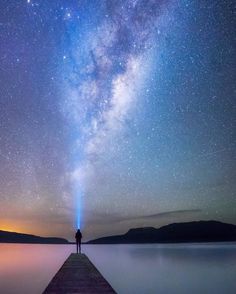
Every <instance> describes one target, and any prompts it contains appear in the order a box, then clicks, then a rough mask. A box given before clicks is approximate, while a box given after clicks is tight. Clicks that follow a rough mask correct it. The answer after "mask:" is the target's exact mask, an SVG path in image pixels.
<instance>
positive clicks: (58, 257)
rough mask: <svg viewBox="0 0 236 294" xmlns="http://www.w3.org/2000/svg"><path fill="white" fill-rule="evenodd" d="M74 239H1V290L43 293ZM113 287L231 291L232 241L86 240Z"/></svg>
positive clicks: (234, 285) (235, 259) (235, 273)
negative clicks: (40, 242)
mask: <svg viewBox="0 0 236 294" xmlns="http://www.w3.org/2000/svg"><path fill="white" fill-rule="evenodd" d="M73 250H74V246H73V245H30V244H0V293H4V294H15V293H17V294H21V293H24V294H28V293H30V294H38V293H42V291H43V290H44V289H45V287H46V286H47V284H48V283H49V281H50V280H51V279H52V277H53V276H54V274H55V273H56V272H57V270H58V269H59V268H60V266H61V265H62V264H63V262H64V260H65V259H66V258H67V257H68V255H69V254H70V253H71V252H73ZM83 252H84V253H86V254H87V255H88V257H89V258H90V259H91V261H92V262H93V263H94V264H95V265H96V267H97V268H98V269H99V270H100V272H101V273H102V274H103V275H104V277H105V278H106V279H107V280H108V281H109V283H110V284H111V285H112V286H113V288H114V289H115V290H116V291H117V292H118V293H132V294H133V293H136V294H139V293H140V294H141V293H142V294H144V293H148V294H151V293H160V294H161V293H163V294H164V293H165V294H172V293H173V294H174V293H177V294H185V293H186V294H187V293H188V294H189V293H191V294H195V293H196V294H198V293H204V294H207V293H209V294H210V293H219V294H221V293H225V294H231V293H232V294H235V293H236V279H235V277H236V243H231V244H222V243H218V244H217V243H214V244H163V245H160V244H145V245H86V246H84V247H83Z"/></svg>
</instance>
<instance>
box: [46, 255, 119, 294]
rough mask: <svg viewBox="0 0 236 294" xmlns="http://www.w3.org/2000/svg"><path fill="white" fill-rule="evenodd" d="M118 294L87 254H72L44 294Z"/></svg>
mask: <svg viewBox="0 0 236 294" xmlns="http://www.w3.org/2000/svg"><path fill="white" fill-rule="evenodd" d="M49 293H50V294H60V293H66V294H71V293H73V294H76V293H83V294H85V293H86V294H93V293H94V294H95V293H104V294H106V293H116V292H115V291H114V290H113V289H112V287H111V285H110V284H109V283H108V282H107V281H106V280H105V278H104V277H103V276H102V275H101V273H100V272H99V271H98V270H97V269H96V267H95V266H94V265H93V264H92V262H91V261H90V260H89V259H88V257H87V256H86V255H85V254H75V253H72V254H71V255H70V256H69V257H68V259H67V260H66V261H65V263H64V264H63V265H62V267H61V268H60V270H59V271H58V272H57V274H56V275H55V276H54V278H53V279H52V280H51V282H50V283H49V285H48V286H47V288H46V289H45V291H44V292H43V294H49Z"/></svg>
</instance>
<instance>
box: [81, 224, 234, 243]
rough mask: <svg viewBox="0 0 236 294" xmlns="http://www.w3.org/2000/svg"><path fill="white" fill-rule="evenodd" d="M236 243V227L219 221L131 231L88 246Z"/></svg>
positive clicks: (92, 241) (95, 241)
mask: <svg viewBox="0 0 236 294" xmlns="http://www.w3.org/2000/svg"><path fill="white" fill-rule="evenodd" d="M218 241H236V225H232V224H227V223H222V222H218V221H194V222H186V223H173V224H169V225H166V226H163V227H161V228H159V229H156V228H153V227H145V228H135V229H130V230H129V231H128V232H127V233H126V234H124V235H117V236H108V237H103V238H98V239H95V240H91V241H89V242H87V243H88V244H129V243H182V242H183V243H184V242H218Z"/></svg>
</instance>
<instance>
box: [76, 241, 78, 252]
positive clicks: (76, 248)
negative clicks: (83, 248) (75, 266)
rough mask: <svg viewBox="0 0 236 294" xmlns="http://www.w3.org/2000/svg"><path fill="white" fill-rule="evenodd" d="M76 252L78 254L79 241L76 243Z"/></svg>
mask: <svg viewBox="0 0 236 294" xmlns="http://www.w3.org/2000/svg"><path fill="white" fill-rule="evenodd" d="M76 252H77V253H78V241H76Z"/></svg>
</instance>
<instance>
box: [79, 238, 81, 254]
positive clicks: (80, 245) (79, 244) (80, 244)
mask: <svg viewBox="0 0 236 294" xmlns="http://www.w3.org/2000/svg"><path fill="white" fill-rule="evenodd" d="M79 253H81V241H80V242H79Z"/></svg>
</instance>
